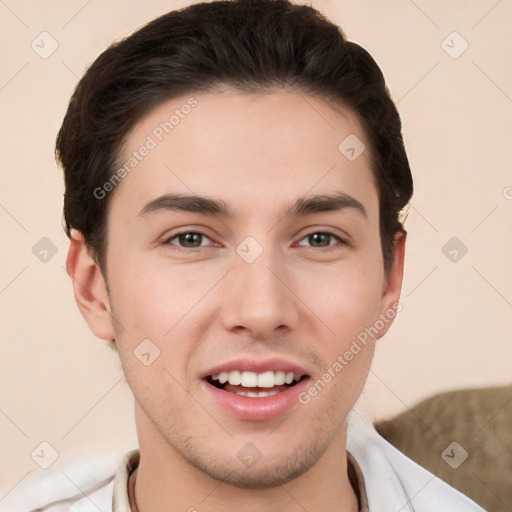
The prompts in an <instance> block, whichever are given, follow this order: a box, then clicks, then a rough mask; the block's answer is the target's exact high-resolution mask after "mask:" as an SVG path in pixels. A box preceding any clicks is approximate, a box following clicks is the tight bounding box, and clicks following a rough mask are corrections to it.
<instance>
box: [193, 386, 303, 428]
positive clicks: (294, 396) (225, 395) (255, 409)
mask: <svg viewBox="0 0 512 512" xmlns="http://www.w3.org/2000/svg"><path fill="white" fill-rule="evenodd" d="M308 381H309V378H306V379H303V380H301V381H300V382H298V383H297V384H295V386H292V387H289V388H286V389H285V390H284V391H281V392H279V393H277V394H275V395H272V396H266V397H254V398H251V397H247V396H240V395H237V394H235V393H230V392H229V391H224V390H223V389H219V388H216V387H215V386H212V385H211V384H209V383H208V382H207V381H206V380H203V381H202V382H201V384H202V386H203V387H204V388H205V390H206V392H207V393H209V395H210V396H211V397H212V398H213V400H214V401H215V402H216V403H217V405H218V406H219V407H220V408H221V409H222V410H223V411H225V412H226V413H228V414H229V415H231V416H234V417H235V418H238V419H239V420H249V421H267V420H273V419H275V418H278V417H279V416H281V415H282V414H284V413H286V412H288V411H289V410H290V409H291V408H292V407H293V406H294V405H295V404H296V403H297V401H298V396H299V395H300V393H302V392H303V391H304V390H305V389H306V387H307V385H308Z"/></svg>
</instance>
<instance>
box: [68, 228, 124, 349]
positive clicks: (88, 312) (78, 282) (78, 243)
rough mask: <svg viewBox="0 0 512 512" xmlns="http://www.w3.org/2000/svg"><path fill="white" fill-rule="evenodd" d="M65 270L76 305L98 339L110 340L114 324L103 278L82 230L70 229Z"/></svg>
mask: <svg viewBox="0 0 512 512" xmlns="http://www.w3.org/2000/svg"><path fill="white" fill-rule="evenodd" d="M66 270H67V272H68V275H69V276H70V277H71V280H72V282H73V291H74V294H75V300H76V303H77V304H78V308H79V309H80V312H81V313H82V316H83V317H84V318H85V321H86V322H87V324H88V325H89V328H90V329H91V331H92V332H93V333H94V334H95V336H97V337H98V338H100V339H102V340H106V341H113V340H114V337H115V334H114V327H113V323H112V316H111V308H110V302H109V297H108V293H107V286H106V283H105V279H104V278H103V275H102V273H101V270H100V267H99V265H98V264H97V263H96V262H95V261H94V260H93V259H92V257H91V255H90V253H89V250H88V248H87V246H86V244H85V240H84V237H83V235H82V233H80V232H79V231H77V230H76V229H72V230H71V244H70V246H69V250H68V257H67V259H66Z"/></svg>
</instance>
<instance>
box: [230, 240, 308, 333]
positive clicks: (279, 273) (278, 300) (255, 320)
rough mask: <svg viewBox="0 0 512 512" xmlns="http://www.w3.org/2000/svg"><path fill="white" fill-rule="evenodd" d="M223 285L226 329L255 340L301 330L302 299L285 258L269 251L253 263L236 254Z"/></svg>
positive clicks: (264, 251) (265, 251) (266, 250)
mask: <svg viewBox="0 0 512 512" xmlns="http://www.w3.org/2000/svg"><path fill="white" fill-rule="evenodd" d="M226 277H227V279H226V280H225V282H224V283H223V290H222V294H223V296H224V299H223V301H222V308H221V309H222V312H221V315H222V321H223V324H224V328H225V329H227V330H229V331H232V332H236V334H246V335H247V336H250V337H251V338H254V339H260V340H265V339H270V338H272V337H275V336H276V333H279V334H285V333H286V332H289V331H292V330H294V329H296V328H297V324H298V321H299V310H298V308H299V307H300V303H301V302H300V299H299V298H298V297H297V294H296V292H294V290H293V288H294V283H293V277H292V273H291V271H290V269H289V268H288V269H287V268H286V265H285V262H284V261H283V257H282V255H279V254H277V251H273V250H272V249H265V250H263V252H262V253H261V254H260V255H259V257H258V258H257V259H256V260H255V261H253V262H249V261H246V260H245V259H244V258H243V257H240V256H239V255H238V254H235V258H234V267H233V269H232V270H231V272H229V274H228V276H226Z"/></svg>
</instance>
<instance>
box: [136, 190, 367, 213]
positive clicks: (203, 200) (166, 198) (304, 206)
mask: <svg viewBox="0 0 512 512" xmlns="http://www.w3.org/2000/svg"><path fill="white" fill-rule="evenodd" d="M347 209H350V210H353V211H355V212H357V213H359V214H360V215H361V216H362V217H364V218H365V219H368V213H367V211H366V208H365V207H364V205H363V204H362V203H361V202H359V201H358V200H357V199H355V198H354V197H352V196H350V195H349V194H346V193H344V192H339V193H336V194H333V195H327V194H320V195H313V196H307V197H301V198H299V199H297V200H296V201H295V202H294V203H292V204H291V205H288V206H287V207H285V208H284V211H283V216H292V217H304V216H306V215H311V214H314V213H321V212H336V211H341V210H347ZM167 211H185V212H193V213H199V214H201V215H211V216H220V217H223V218H232V217H234V216H235V214H234V211H233V210H232V209H231V208H230V207H229V206H228V205H227V204H226V202H225V201H223V200H222V199H212V198H209V197H204V196H198V195H188V194H164V195H162V196H160V197H157V198H156V199H153V200H152V201H150V202H149V203H147V204H146V205H145V206H144V208H142V210H141V211H140V212H139V217H146V216H148V215H150V214H152V213H159V212H167Z"/></svg>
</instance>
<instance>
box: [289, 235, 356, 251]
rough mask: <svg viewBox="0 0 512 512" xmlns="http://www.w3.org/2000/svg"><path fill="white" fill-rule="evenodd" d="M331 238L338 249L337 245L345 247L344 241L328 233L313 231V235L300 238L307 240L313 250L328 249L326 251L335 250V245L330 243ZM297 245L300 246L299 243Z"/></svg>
mask: <svg viewBox="0 0 512 512" xmlns="http://www.w3.org/2000/svg"><path fill="white" fill-rule="evenodd" d="M333 238H334V239H336V240H337V241H338V242H339V244H338V248H339V245H347V243H346V242H345V240H343V239H342V238H341V237H340V236H339V235H336V234H335V233H331V232H330V231H315V232H314V233H309V234H308V235H306V236H305V237H304V238H302V240H306V239H307V240H308V241H309V242H310V243H311V244H312V245H311V247H313V248H328V249H327V250H328V251H330V250H333V249H336V248H337V247H333V246H336V244H331V243H330V242H331V241H332V239H333ZM302 240H301V241H302ZM298 245H302V244H300V242H299V244H298Z"/></svg>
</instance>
